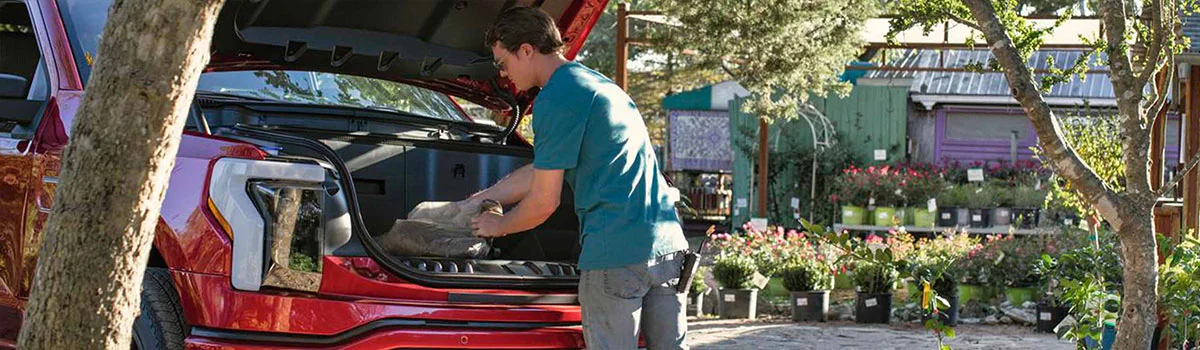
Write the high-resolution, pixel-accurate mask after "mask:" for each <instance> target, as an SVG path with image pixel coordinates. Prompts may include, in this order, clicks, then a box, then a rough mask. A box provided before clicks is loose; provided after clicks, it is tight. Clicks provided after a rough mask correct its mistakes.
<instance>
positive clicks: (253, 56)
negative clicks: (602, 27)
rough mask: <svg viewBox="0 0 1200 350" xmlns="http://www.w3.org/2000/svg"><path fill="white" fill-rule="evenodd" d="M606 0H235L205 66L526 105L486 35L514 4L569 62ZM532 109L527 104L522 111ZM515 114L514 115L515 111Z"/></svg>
mask: <svg viewBox="0 0 1200 350" xmlns="http://www.w3.org/2000/svg"><path fill="white" fill-rule="evenodd" d="M606 3H607V0H578V1H570V0H541V1H537V0H515V1H514V0H505V1H499V0H485V1H466V0H275V1H271V0H229V1H227V2H226V4H225V6H224V8H223V9H222V10H221V13H220V17H219V18H218V20H217V25H216V28H215V31H214V33H213V43H212V49H213V54H212V59H211V61H210V64H209V68H208V70H210V71H227V70H254V69H282V70H299V71H316V72H328V73H337V74H350V75H358V76H366V77H372V78H378V79H385V80H390V81H399V82H403V83H406V84H410V85H416V86H421V87H425V88H429V89H433V90H437V91H441V92H444V93H448V94H451V95H455V96H458V97H462V98H466V99H468V100H471V101H473V102H476V103H479V104H482V105H485V106H488V107H492V108H498V109H506V108H508V107H509V106H511V105H512V104H514V103H515V104H517V105H518V106H525V105H528V103H529V102H530V101H532V94H524V95H522V96H517V95H516V94H515V91H513V88H512V85H511V84H509V83H508V82H507V81H506V80H505V79H500V78H498V74H497V72H496V69H495V68H494V67H493V66H492V54H491V49H490V48H488V47H485V46H484V44H483V36H484V33H485V32H486V31H487V29H488V27H489V26H490V25H491V24H492V23H493V22H494V21H495V19H496V17H497V16H499V15H500V13H502V12H503V11H504V10H506V9H509V8H512V7H515V6H536V7H539V8H541V9H542V10H543V11H546V13H548V14H550V16H551V17H554V18H556V19H557V23H558V26H559V31H561V32H562V36H563V40H564V41H565V42H566V52H565V53H564V55H565V56H566V57H567V58H568V59H573V58H574V57H575V54H576V53H577V52H578V51H579V49H580V47H581V46H583V42H584V39H586V37H587V35H588V33H589V32H590V31H591V28H592V26H593V25H594V24H595V23H596V20H597V19H598V18H600V14H601V13H603V11H604V6H605V5H606ZM522 110H527V109H524V108H523V109H522ZM514 119H515V118H514Z"/></svg>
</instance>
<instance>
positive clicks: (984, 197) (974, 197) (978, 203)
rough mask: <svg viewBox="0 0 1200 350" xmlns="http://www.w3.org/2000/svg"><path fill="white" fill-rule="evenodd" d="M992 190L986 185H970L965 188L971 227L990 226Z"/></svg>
mask: <svg viewBox="0 0 1200 350" xmlns="http://www.w3.org/2000/svg"><path fill="white" fill-rule="evenodd" d="M992 192H993V191H992V190H991V188H989V187H987V186H972V187H970V188H968V190H967V207H968V208H970V226H971V227H972V228H989V227H992V223H991V221H992V220H991V219H992V209H991V206H992V205H993V203H994V202H993V201H992V198H993V193H992Z"/></svg>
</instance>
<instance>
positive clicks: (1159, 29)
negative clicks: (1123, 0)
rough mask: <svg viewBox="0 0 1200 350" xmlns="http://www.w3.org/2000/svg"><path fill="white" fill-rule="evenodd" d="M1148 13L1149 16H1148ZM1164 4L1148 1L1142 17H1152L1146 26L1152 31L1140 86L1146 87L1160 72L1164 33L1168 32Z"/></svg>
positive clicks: (1158, 0) (1140, 76) (1139, 75)
mask: <svg viewBox="0 0 1200 350" xmlns="http://www.w3.org/2000/svg"><path fill="white" fill-rule="evenodd" d="M1147 12H1148V14H1147ZM1162 15H1163V3H1162V0H1148V1H1147V2H1146V6H1145V7H1144V10H1143V11H1142V17H1147V16H1148V17H1150V18H1149V19H1148V20H1146V22H1148V23H1145V26H1146V28H1147V29H1148V30H1150V33H1148V34H1149V36H1150V38H1151V39H1150V44H1149V45H1147V46H1146V55H1147V56H1146V57H1145V59H1146V60H1145V61H1144V62H1143V64H1142V72H1141V73H1139V74H1138V76H1137V80H1136V81H1135V83H1137V84H1136V85H1139V86H1146V83H1147V82H1149V81H1150V78H1151V77H1153V76H1154V73H1156V72H1158V69H1159V68H1160V67H1159V66H1158V61H1159V59H1161V58H1162V51H1163V39H1164V36H1163V35H1161V34H1162V33H1166V32H1167V28H1166V25H1165V24H1164V21H1163V17H1162Z"/></svg>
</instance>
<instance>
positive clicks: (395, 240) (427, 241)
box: [376, 220, 490, 259]
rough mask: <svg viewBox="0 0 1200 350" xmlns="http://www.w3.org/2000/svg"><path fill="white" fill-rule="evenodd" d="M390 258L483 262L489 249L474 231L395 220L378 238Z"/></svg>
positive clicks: (423, 221)
mask: <svg viewBox="0 0 1200 350" xmlns="http://www.w3.org/2000/svg"><path fill="white" fill-rule="evenodd" d="M468 222H469V220H468ZM376 241H378V242H379V245H380V246H381V247H383V250H384V251H386V252H388V254H391V255H399V256H412V257H441V258H472V259H473V258H482V257H484V256H486V255H487V253H488V250H489V249H490V247H489V246H488V244H487V241H485V240H484V239H483V238H478V237H475V236H473V235H471V229H469V228H460V227H450V226H447V225H441V224H436V223H432V222H428V221H425V220H396V224H395V225H392V229H391V230H390V231H388V233H387V234H385V235H383V236H380V237H377V238H376Z"/></svg>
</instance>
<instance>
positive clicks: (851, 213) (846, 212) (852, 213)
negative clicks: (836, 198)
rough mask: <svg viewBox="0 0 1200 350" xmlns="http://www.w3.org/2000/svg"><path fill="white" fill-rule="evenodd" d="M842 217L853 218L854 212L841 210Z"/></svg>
mask: <svg viewBox="0 0 1200 350" xmlns="http://www.w3.org/2000/svg"><path fill="white" fill-rule="evenodd" d="M842 216H851V217H852V216H854V211H853V210H843V211H842Z"/></svg>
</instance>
